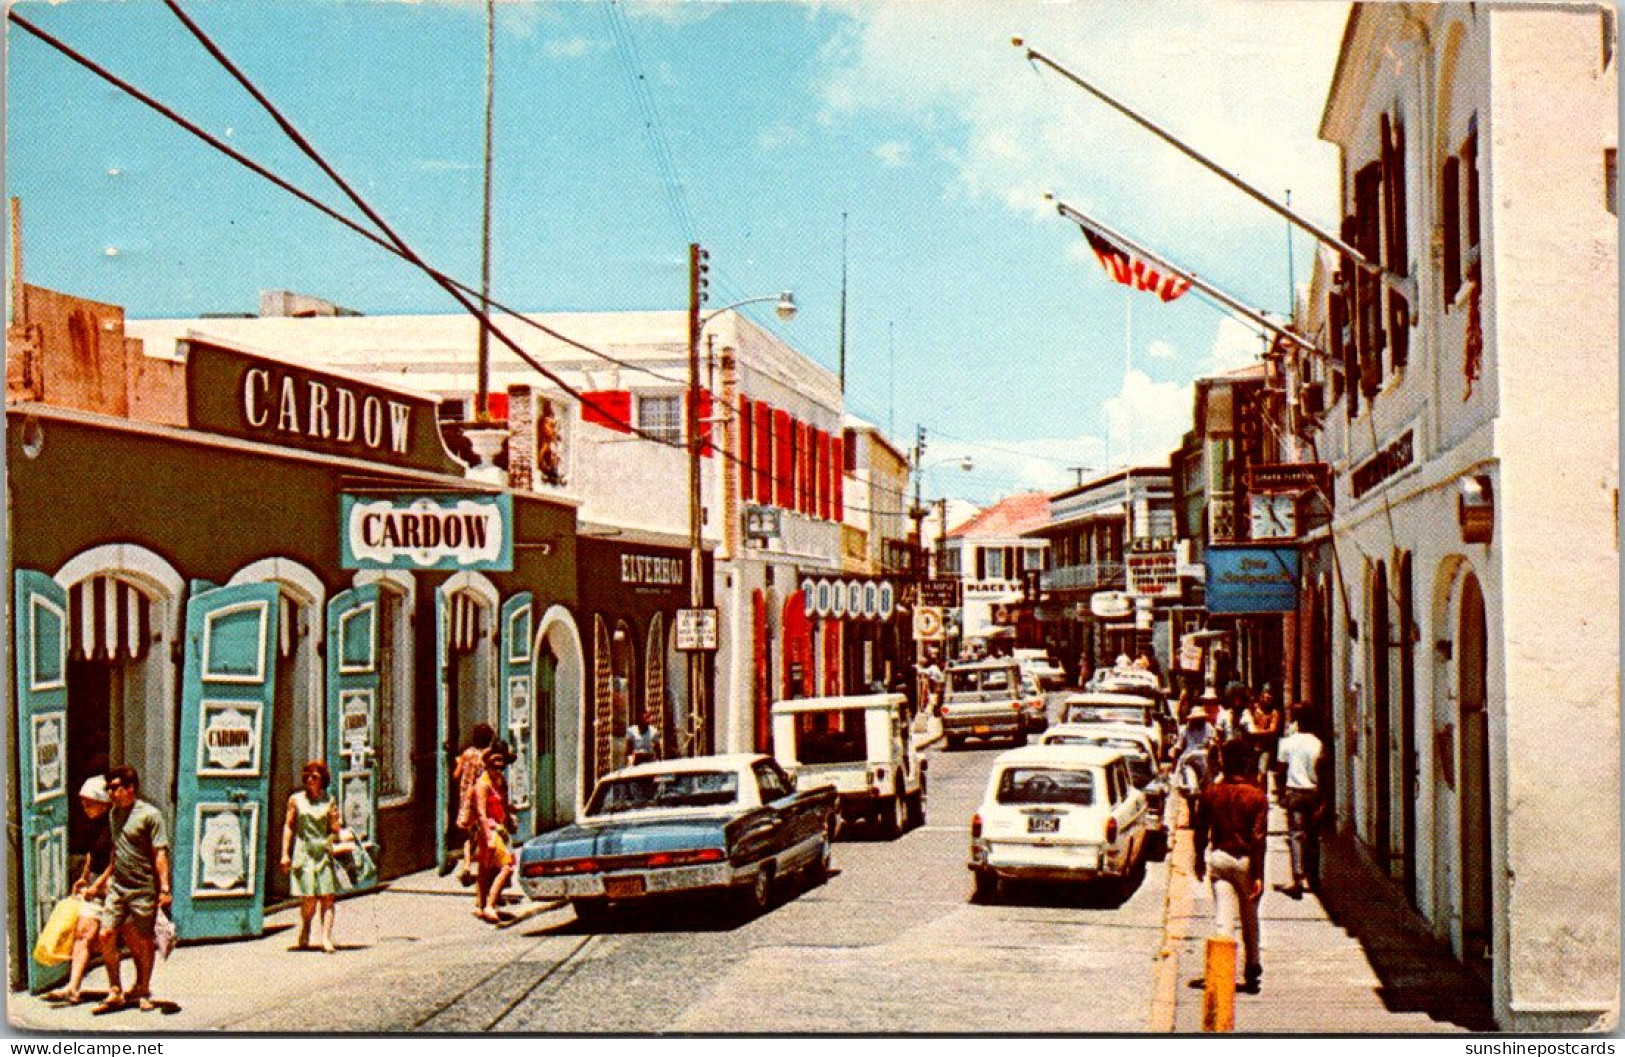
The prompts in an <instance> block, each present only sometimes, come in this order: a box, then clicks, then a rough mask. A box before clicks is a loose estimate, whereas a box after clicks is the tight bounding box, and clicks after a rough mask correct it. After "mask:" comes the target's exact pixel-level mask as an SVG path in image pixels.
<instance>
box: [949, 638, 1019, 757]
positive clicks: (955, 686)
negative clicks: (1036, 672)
mask: <svg viewBox="0 0 1625 1057" xmlns="http://www.w3.org/2000/svg"><path fill="white" fill-rule="evenodd" d="M1033 700H1034V699H1033V697H1032V695H1029V694H1027V693H1026V692H1025V691H1024V689H1023V687H1022V683H1021V666H1020V665H1018V664H1017V663H1016V662H1015V661H1014V660H1012V659H1010V658H1008V657H1000V658H995V659H992V660H985V661H971V662H968V663H964V664H954V665H950V666H949V668H948V672H947V676H946V682H945V683H944V684H943V692H942V708H941V716H942V731H943V736H944V737H945V738H946V739H947V742H948V748H950V749H957V748H959V747H960V746H961V745H963V744H964V743H965V739H966V738H984V739H988V738H1008V739H1010V740H1011V741H1012V742H1014V743H1015V744H1017V745H1024V744H1026V742H1027V724H1028V720H1027V718H1026V713H1028V712H1030V711H1031V710H1032V709H1033V707H1034V705H1033ZM1038 702H1039V705H1040V707H1041V706H1042V702H1043V696H1042V695H1039V696H1038Z"/></svg>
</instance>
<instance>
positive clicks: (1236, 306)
mask: <svg viewBox="0 0 1625 1057" xmlns="http://www.w3.org/2000/svg"><path fill="white" fill-rule="evenodd" d="M1044 197H1045V198H1047V199H1048V200H1050V201H1051V202H1054V203H1055V211H1056V212H1057V213H1060V214H1061V216H1063V217H1065V218H1066V219H1068V220H1070V221H1072V222H1073V223H1074V224H1077V225H1078V226H1079V227H1083V228H1089V229H1091V230H1094V231H1098V232H1099V233H1100V234H1102V235H1104V236H1105V237H1106V238H1108V239H1111V240H1113V241H1114V242H1118V243H1121V244H1122V245H1123V246H1124V247H1125V248H1126V249H1128V250H1130V251H1132V252H1133V253H1135V254H1137V255H1138V256H1141V257H1144V258H1145V259H1146V260H1148V261H1150V262H1151V263H1152V264H1154V265H1156V266H1157V267H1158V268H1165V269H1167V270H1168V271H1170V272H1172V273H1173V274H1175V275H1177V276H1179V277H1180V278H1181V279H1184V280H1185V281H1186V282H1188V283H1190V284H1191V285H1192V286H1194V287H1196V288H1197V289H1198V290H1201V291H1202V292H1203V293H1205V294H1207V295H1208V296H1209V297H1211V298H1213V299H1214V300H1215V301H1218V302H1220V303H1221V304H1223V305H1224V306H1225V307H1226V308H1228V309H1230V310H1231V311H1232V312H1235V313H1236V314H1237V315H1240V316H1243V317H1245V318H1247V319H1249V320H1251V321H1252V322H1253V323H1254V324H1256V325H1258V326H1261V327H1263V328H1264V329H1266V330H1268V331H1270V332H1271V333H1274V334H1279V335H1280V336H1281V337H1283V338H1285V339H1286V340H1288V341H1290V342H1292V343H1293V344H1295V345H1297V346H1298V347H1299V348H1302V349H1304V350H1305V351H1307V352H1312V353H1314V354H1315V355H1317V356H1325V355H1326V354H1325V353H1324V352H1322V351H1321V350H1320V348H1319V347H1318V346H1316V345H1315V343H1314V342H1312V341H1310V340H1309V339H1308V338H1305V337H1302V336H1300V335H1298V334H1296V333H1294V332H1293V331H1291V330H1289V329H1287V328H1286V327H1283V326H1281V325H1280V324H1279V323H1276V322H1273V321H1272V320H1270V319H1269V317H1267V316H1265V315H1264V314H1263V313H1262V312H1259V311H1258V310H1256V309H1252V308H1248V307H1247V306H1246V305H1244V304H1242V303H1241V302H1240V301H1237V300H1236V299H1235V298H1233V297H1231V296H1230V295H1229V294H1227V293H1225V292H1224V291H1223V290H1220V289H1219V288H1218V287H1216V286H1214V285H1213V284H1212V283H1210V282H1208V281H1207V280H1206V279H1203V278H1202V277H1201V276H1199V275H1197V274H1196V273H1195V272H1193V271H1190V270H1188V269H1185V268H1181V267H1179V266H1178V265H1176V264H1171V263H1169V261H1168V259H1167V258H1166V257H1163V256H1162V255H1160V254H1158V253H1155V252H1153V251H1151V250H1148V249H1146V248H1145V247H1144V246H1142V245H1140V244H1139V243H1138V242H1135V241H1134V240H1133V239H1131V238H1129V237H1128V236H1126V235H1124V234H1122V233H1120V232H1117V231H1114V230H1112V229H1111V228H1109V227H1107V226H1106V225H1105V224H1102V223H1101V222H1100V221H1098V220H1096V219H1095V218H1094V217H1091V216H1089V215H1087V214H1085V213H1080V212H1079V211H1078V210H1076V209H1073V208H1072V207H1071V206H1069V205H1067V204H1066V203H1065V202H1063V201H1061V200H1060V199H1059V198H1056V197H1055V196H1054V195H1053V194H1046V195H1045V196H1044Z"/></svg>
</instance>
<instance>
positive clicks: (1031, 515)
mask: <svg viewBox="0 0 1625 1057" xmlns="http://www.w3.org/2000/svg"><path fill="white" fill-rule="evenodd" d="M1048 520H1049V496H1048V495H1046V494H1044V493H1043V492H1024V493H1022V494H1020V495H1013V496H1011V497H1009V498H1008V499H1003V500H1000V501H999V502H997V503H994V504H993V505H992V506H990V507H988V508H987V509H985V510H983V511H982V512H981V513H979V514H977V515H976V516H975V517H972V518H971V519H970V520H969V521H966V522H965V523H964V524H962V525H960V526H958V527H957V528H954V529H950V530H949V532H948V539H947V548H946V550H945V552H944V554H943V564H942V570H941V575H943V576H954V577H958V578H959V579H960V581H961V583H962V597H963V605H962V607H961V614H960V620H959V635H960V638H961V639H962V640H963V642H964V643H965V644H967V645H968V644H970V643H981V644H982V645H983V646H985V647H987V648H988V649H989V650H998V649H1002V648H1004V647H1009V646H1015V645H1023V646H1027V645H1039V644H1040V643H1039V633H1038V621H1037V617H1036V614H1035V613H1034V607H1033V595H1034V593H1035V589H1036V587H1037V585H1038V584H1037V581H1038V576H1039V574H1040V573H1041V572H1042V571H1043V569H1044V563H1045V561H1046V557H1045V553H1046V551H1047V550H1048V549H1049V543H1048V541H1046V540H1039V539H1032V538H1030V537H1028V536H1027V535H1026V533H1028V532H1029V531H1031V530H1032V529H1034V528H1037V527H1038V526H1040V525H1042V524H1044V523H1045V522H1047V521H1048ZM1029 573H1030V574H1031V578H1030V579H1028V578H1027V575H1026V574H1029Z"/></svg>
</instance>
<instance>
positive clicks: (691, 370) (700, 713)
mask: <svg viewBox="0 0 1625 1057" xmlns="http://www.w3.org/2000/svg"><path fill="white" fill-rule="evenodd" d="M709 257H710V255H709V254H708V253H706V252H705V250H704V249H702V248H701V247H700V244H699V243H697V242H692V243H689V247H688V414H687V416H686V419H687V423H688V604H689V607H690V608H691V609H701V608H703V607H704V606H705V583H704V579H703V577H704V572H705V553H704V549H703V543H702V541H701V538H700V523H701V517H700V513H701V495H700V305H701V303H703V302H704V300H705V293H706V290H705V288H706V273H707V272H708V271H709V266H708V265H707V263H706V262H707V260H708V259H709ZM705 691H706V686H705V651H703V650H690V651H689V652H688V726H689V753H690V755H696V756H697V755H702V754H703V753H704V752H705V746H706V737H707V735H706V730H705V716H706V700H705V699H706V693H705Z"/></svg>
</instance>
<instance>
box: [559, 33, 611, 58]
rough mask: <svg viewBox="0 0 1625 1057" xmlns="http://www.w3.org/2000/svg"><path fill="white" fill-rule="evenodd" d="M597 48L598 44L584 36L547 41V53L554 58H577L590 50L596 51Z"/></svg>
mask: <svg viewBox="0 0 1625 1057" xmlns="http://www.w3.org/2000/svg"><path fill="white" fill-rule="evenodd" d="M597 48H598V45H597V44H596V43H595V42H593V41H590V40H588V39H587V38H586V37H569V38H567V39H563V40H558V39H555V40H550V41H548V42H547V54H548V55H550V56H552V57H553V58H555V59H579V58H581V57H582V56H583V55H586V54H587V53H588V52H590V51H596V50H597Z"/></svg>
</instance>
